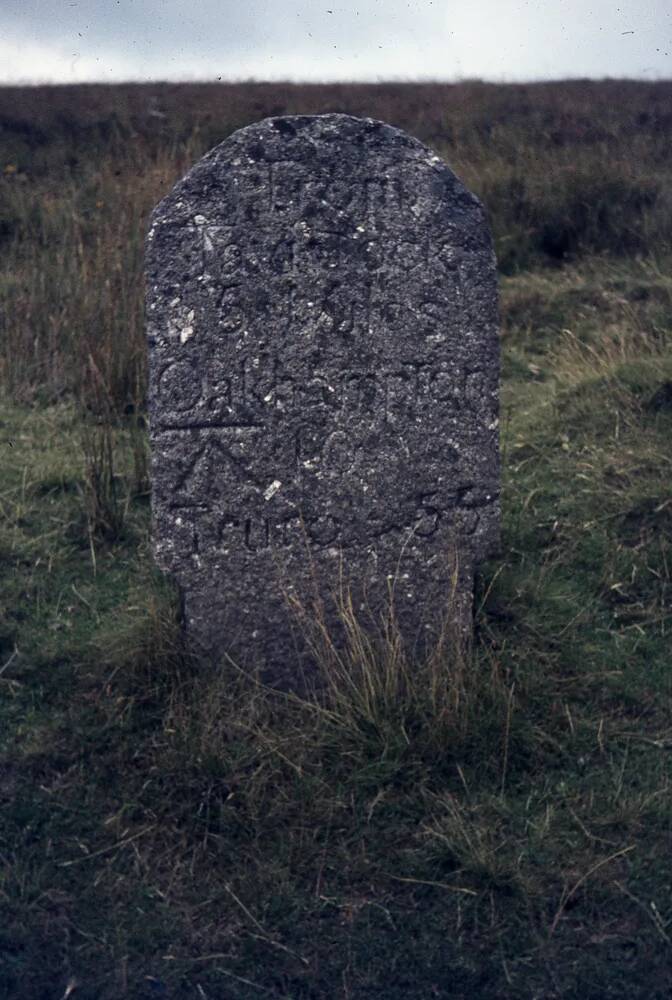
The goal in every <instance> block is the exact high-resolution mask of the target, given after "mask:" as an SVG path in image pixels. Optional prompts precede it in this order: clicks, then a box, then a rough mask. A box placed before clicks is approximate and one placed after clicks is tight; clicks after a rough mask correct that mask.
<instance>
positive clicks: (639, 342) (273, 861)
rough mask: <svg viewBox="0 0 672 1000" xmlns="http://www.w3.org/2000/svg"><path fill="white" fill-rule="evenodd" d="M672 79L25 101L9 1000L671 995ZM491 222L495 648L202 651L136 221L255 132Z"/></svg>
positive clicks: (11, 524) (15, 251)
mask: <svg viewBox="0 0 672 1000" xmlns="http://www.w3.org/2000/svg"><path fill="white" fill-rule="evenodd" d="M671 108H672V83H660V84H648V83H646V84H644V83H641V84H637V83H632V82H631V83H628V82H623V81H605V82H601V83H597V82H585V81H584V82H581V81H574V82H571V83H556V84H548V85H535V86H520V87H518V86H494V85H486V84H482V83H478V82H473V83H465V84H461V85H456V86H447V85H446V86H444V85H438V84H437V85H417V86H416V85H396V86H392V85H380V86H364V85H353V86H346V85H343V86H335V85H334V86H323V87H320V86H291V85H289V84H287V85H267V84H264V85H262V84H248V85H236V86H229V85H226V86H225V85H203V86H195V85H188V86H187V85H185V86H182V87H181V86H177V85H162V86H158V85H157V86H149V85H148V86H123V87H105V86H99V87H98V86H96V87H94V86H90V87H69V88H57V87H51V88H47V87H44V88H33V89H31V88H3V89H0V249H1V251H2V253H1V254H0V381H1V386H2V394H1V395H0V463H1V464H0V470H1V472H0V570H1V573H2V577H1V579H0V997H2V998H3V1000H4V998H7V1000H10V998H11V1000H14V998H17V1000H18V998H21V1000H33V998H40V1000H42V998H43V1000H67V998H68V997H70V996H72V997H73V1000H94V998H96V1000H116V998H119V997H128V998H143V1000H144V998H153V997H159V998H160V997H166V998H183V997H184V998H190V997H193V998H194V1000H203V998H206V1000H219V998H224V997H226V998H232V1000H247V998H252V997H263V996H267V997H274V998H283V1000H308V998H310V1000H331V998H334V997H342V998H344V1000H351V998H352V1000H354V998H362V1000H364V998H366V1000H369V998H372V1000H373V998H377V997H380V998H383V997H384V998H386V1000H402V998H403V1000H431V998H433V997H444V998H451V1000H458V998H470V1000H474V998H479V1000H481V998H482V1000H495V998H516V1000H518V998H529V1000H533V998H535V1000H542V998H543V1000H551V998H576V1000H579V998H580V1000H607V998H626V997H627V998H629V1000H635V998H647V1000H656V998H661V1000H662V998H668V997H669V996H670V990H671V989H672V851H671V849H670V847H671V838H672V720H671V716H670V709H671V708H672V663H671V659H672V657H671V654H670V632H671V631H672V584H671V573H670V569H671V566H672V487H671V481H672V477H671V472H672V469H671V466H672V449H671V447H670V440H671V435H672V348H671V340H672V337H671V333H672V270H671V268H670V264H671V263H672V194H671V193H670V192H672V166H671V165H670V158H669V144H670V132H671V126H672V111H671V110H670V109H671ZM335 110H338V111H346V112H349V113H352V114H357V115H369V116H372V117H375V118H381V119H383V120H386V121H389V122H391V123H393V124H396V125H399V126H400V127H403V128H405V129H407V130H408V131H409V132H411V133H412V134H413V135H415V136H417V137H418V138H419V139H422V140H423V141H425V142H428V143H429V144H430V145H432V146H433V147H434V148H436V149H437V151H438V152H439V153H441V155H443V156H444V158H445V159H446V161H447V162H448V163H449V164H450V165H451V166H452V167H453V169H454V170H455V171H456V172H457V173H458V175H459V176H460V177H461V178H462V179H463V180H464V181H465V182H466V183H467V184H468V185H469V186H470V187H471V188H472V190H474V191H475V192H476V193H477V194H478V195H479V196H480V197H481V198H482V199H483V201H484V203H485V205H486V208H487V210H488V213H489V216H490V219H491V223H492V226H493V231H494V234H495V240H496V247H497V253H498V259H499V264H500V273H501V311H502V352H503V382H502V407H501V427H502V439H501V440H502V455H503V544H502V552H501V555H500V556H499V558H497V559H494V560H492V561H491V562H490V563H489V564H488V565H486V566H484V567H482V572H481V574H480V576H479V580H478V592H477V601H476V615H475V643H474V648H473V650H472V651H471V652H470V654H469V655H468V656H466V657H461V656H459V655H458V654H457V653H452V654H451V653H446V654H445V655H444V656H443V657H436V658H434V659H433V660H431V661H430V662H428V663H426V664H407V663H405V662H404V660H403V658H400V657H399V656H398V655H397V652H396V651H395V650H394V648H392V647H389V646H388V647H385V645H384V644H382V645H381V646H380V647H379V646H377V645H376V644H375V643H372V644H370V643H369V642H368V639H369V638H370V637H368V636H366V635H364V634H362V632H361V630H360V629H359V626H358V623H357V621H356V620H355V619H354V618H353V617H352V614H351V612H350V611H349V610H348V609H347V607H346V608H344V616H345V617H346V619H347V623H348V625H349V627H350V629H349V634H350V635H351V639H352V643H351V647H350V648H349V649H348V650H347V651H346V652H345V653H344V654H343V655H342V657H341V659H340V660H337V659H335V657H334V656H333V655H329V650H328V649H327V650H325V654H324V670H325V676H326V677H327V680H328V688H327V690H328V697H326V698H325V699H324V700H319V701H318V700H316V701H310V700H308V701H301V700H299V699H297V698H287V697H283V696H280V695H278V694H272V693H270V692H268V691H265V690H263V689H262V688H260V686H259V685H258V684H255V681H254V678H251V677H246V676H244V675H241V674H240V673H239V672H237V671H236V670H235V668H234V666H233V665H227V666H225V667H224V668H223V669H222V670H220V671H218V672H210V671H205V670H203V669H199V668H198V665H197V664H195V663H193V662H191V660H190V659H189V657H188V656H187V655H186V654H185V653H184V651H183V650H182V649H181V647H180V639H179V628H178V622H177V603H176V599H175V594H174V593H173V591H172V589H171V587H170V585H169V584H168V583H166V581H164V580H162V579H161V578H160V577H159V575H158V574H157V572H156V570H155V569H154V568H153V566H152V561H151V554H150V544H149V483H148V476H147V440H146V426H145V419H144V411H145V384H146V382H145V380H146V371H145V346H144V340H143V310H142V244H143V238H144V229H145V224H146V219H147V216H148V213H149V211H150V209H151V208H152V206H153V205H154V204H155V202H156V201H158V199H159V198H160V197H162V196H163V195H164V194H165V193H166V192H167V191H168V190H169V189H170V187H171V185H172V184H173V183H174V181H175V180H176V179H177V178H178V177H179V176H180V175H181V174H182V173H183V172H184V171H185V170H186V169H187V168H188V167H189V166H190V165H191V164H192V163H193V162H194V161H195V160H196V159H197V158H198V157H199V156H200V155H201V154H202V153H203V152H204V151H205V150H206V149H207V148H209V147H211V146H212V145H214V144H215V143H216V142H217V141H220V140H221V139H223V138H225V137H226V135H228V134H229V133H230V132H231V131H232V130H233V129H235V128H238V127H240V126H242V125H245V124H247V123H249V122H252V121H254V120H257V119H259V118H262V117H264V116H266V115H269V114H281V113H307V112H324V111H335Z"/></svg>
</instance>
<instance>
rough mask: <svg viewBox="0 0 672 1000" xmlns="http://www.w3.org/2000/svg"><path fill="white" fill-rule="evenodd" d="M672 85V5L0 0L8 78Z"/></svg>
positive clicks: (596, 0) (0, 38) (635, 0)
mask: <svg viewBox="0 0 672 1000" xmlns="http://www.w3.org/2000/svg"><path fill="white" fill-rule="evenodd" d="M605 76H611V77H634V78H643V79H661V78H668V79H669V78H671V77H672V2H671V0H616V2H611V0H348V2H346V3H344V2H342V0H341V2H337V0H0V83H14V82H27V83H37V82H58V83H71V82H77V81H97V80H104V81H120V80H217V79H222V80H245V79H251V78H254V79H257V80H278V79H287V80H323V81H333V80H373V81H375V80H423V79H425V80H426V79H435V80H448V81H451V80H459V79H464V78H469V77H480V78H481V79H485V80H492V81H507V80H518V81H524V80H543V79H561V78H566V77H593V78H601V77H605Z"/></svg>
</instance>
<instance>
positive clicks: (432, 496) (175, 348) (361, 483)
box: [147, 114, 500, 688]
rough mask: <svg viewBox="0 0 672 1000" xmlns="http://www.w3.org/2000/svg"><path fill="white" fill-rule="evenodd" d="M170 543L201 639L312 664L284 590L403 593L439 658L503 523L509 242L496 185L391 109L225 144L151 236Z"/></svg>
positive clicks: (163, 492) (153, 375)
mask: <svg viewBox="0 0 672 1000" xmlns="http://www.w3.org/2000/svg"><path fill="white" fill-rule="evenodd" d="M147 285H148V302H147V320H148V339H149V358H150V398H149V404H150V424H151V445H152V478H153V500H152V504H153V538H154V551H155V556H156V559H157V562H158V564H159V566H160V567H161V568H162V569H163V570H164V571H167V572H169V573H171V574H173V575H174V578H175V579H176V580H177V582H178V584H179V587H180V591H181V594H182V599H183V611H184V621H185V627H186V629H187V634H188V636H189V637H190V639H191V641H192V642H193V643H194V644H196V645H197V646H198V647H199V648H201V649H202V650H203V651H204V652H205V653H206V654H207V655H208V656H220V655H221V654H222V653H223V652H224V651H226V652H228V653H229V654H230V655H231V656H232V657H233V658H234V659H235V660H236V661H237V662H238V663H239V664H240V665H241V666H243V667H246V668H249V667H251V666H253V665H254V664H255V663H259V664H261V665H263V670H262V677H263V678H264V679H266V680H267V681H269V682H272V683H277V684H278V686H281V687H285V688H286V687H293V686H300V685H299V684H298V681H297V680H296V678H297V676H298V664H299V661H301V662H302V663H303V665H304V668H306V667H307V669H308V670H310V657H308V656H306V653H305V649H304V646H303V644H302V641H301V639H300V637H297V635H296V634H295V632H294V631H293V626H292V624H291V623H292V617H291V615H290V614H289V613H288V611H287V608H286V605H285V603H284V599H283V598H282V595H281V590H280V585H279V581H280V580H284V581H285V584H286V583H287V582H288V581H289V582H290V584H291V585H292V586H294V588H295V590H294V592H295V593H296V594H298V595H299V596H301V597H302V598H303V597H305V595H306V594H309V593H314V586H317V590H318V591H319V593H320V594H321V595H322V596H323V597H324V598H325V613H326V615H327V621H328V622H333V605H332V603H331V601H330V600H329V598H328V593H329V588H330V587H331V586H332V585H335V584H336V583H337V581H338V574H339V566H342V569H343V573H344V578H345V581H346V582H347V583H349V584H351V586H352V590H353V595H354V598H355V599H354V606H355V609H358V608H359V607H360V605H361V604H362V601H363V599H364V598H363V595H365V598H366V604H367V606H368V607H369V608H370V609H371V611H372V612H373V614H374V615H375V614H377V613H378V612H379V610H380V609H382V608H383V607H384V606H385V602H386V600H387V598H388V594H389V590H388V579H389V578H390V577H395V579H396V583H395V607H396V611H397V617H398V620H399V623H400V626H401V629H402V634H403V635H404V637H405V639H406V641H407V642H408V643H409V646H414V648H415V650H416V652H417V653H422V652H423V651H424V649H425V648H426V643H427V642H431V641H432V640H433V638H434V637H435V635H436V629H437V628H438V626H439V624H440V621H441V618H442V614H443V613H444V611H445V608H446V601H447V594H448V591H449V589H450V583H449V581H450V559H449V558H448V554H449V552H450V549H451V545H452V544H453V543H455V544H457V549H458V553H459V559H460V565H461V578H460V581H461V582H460V593H459V602H458V603H459V609H458V611H457V612H456V614H460V615H462V616H464V620H465V621H466V620H468V614H469V610H470V608H471V604H472V601H473V597H472V591H473V573H474V568H475V566H476V564H477V563H478V562H479V561H480V560H482V559H484V558H486V557H487V556H488V555H490V554H492V553H493V551H494V550H495V549H496V547H497V545H498V534H499V490H500V488H499V454H498V431H497V417H498V386H499V349H498V315H497V281H496V269H495V258H494V253H493V249H492V243H491V237H490V233H489V229H488V225H487V222H486V219H485V217H484V213H483V210H482V207H481V205H480V203H479V201H478V200H477V199H476V198H475V197H474V196H473V195H472V194H470V193H469V192H468V191H467V190H466V189H465V188H464V187H463V185H462V184H461V183H460V181H459V180H458V179H457V178H456V177H455V175H454V174H453V173H452V172H451V171H450V170H449V168H448V167H447V166H446V165H445V163H443V162H442V160H441V159H440V158H439V157H438V156H437V155H435V154H434V153H433V152H432V151H431V150H430V149H428V148H427V147H425V146H424V145H422V144H421V143H420V142H418V141H417V140H415V139H413V138H411V137H410V136H408V135H406V134H405V133H403V132H401V131H399V130H397V129H395V128H392V127H390V126H388V125H385V124H383V123H381V122H377V121H373V120H371V119H357V118H352V117H350V116H347V115H337V114H334V115H321V116H297V117H288V118H269V119H266V120H265V121H262V122H259V123H257V124H254V125H251V126H249V127H247V128H244V129H241V130H240V131H238V132H236V133H235V134H234V135H232V136H231V137H230V138H229V139H227V140H226V141H225V142H223V143H221V144H220V145H219V146H217V147H216V148H215V149H213V150H212V151H211V152H210V153H208V154H207V156H205V157H204V158H203V159H202V160H200V162H199V163H197V164H196V165H195V166H194V167H193V169H192V170H191V171H190V172H189V173H188V174H187V175H186V177H184V178H183V179H182V180H181V181H180V182H179V183H178V184H177V185H176V186H175V188H174V189H173V190H172V192H171V193H170V194H169V195H168V197H167V198H165V199H164V200H163V201H162V202H161V203H160V204H159V205H158V206H157V208H156V209H155V211H154V213H153V216H152V219H151V225H150V231H149V234H148V238H147Z"/></svg>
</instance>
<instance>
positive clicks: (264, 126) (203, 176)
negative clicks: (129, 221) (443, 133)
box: [151, 113, 483, 228]
mask: <svg viewBox="0 0 672 1000" xmlns="http://www.w3.org/2000/svg"><path fill="white" fill-rule="evenodd" d="M268 164H280V165H281V164H287V165H289V164H291V165H292V167H291V169H292V171H293V173H294V174H295V176H296V177H297V178H300V177H301V175H304V176H305V178H306V179H308V178H309V177H310V175H312V174H315V173H323V172H324V171H325V170H333V169H334V168H336V169H337V171H338V173H339V175H340V176H341V177H342V176H343V175H344V174H347V175H349V176H350V181H351V183H353V184H355V183H356V182H357V181H358V180H359V179H361V178H363V177H367V178H370V179H372V178H377V177H381V178H382V177H384V176H386V173H387V172H388V171H389V170H394V171H395V172H398V171H400V170H401V171H403V172H404V173H409V174H410V175H411V176H412V177H413V181H414V185H415V188H416V203H417V204H416V211H415V213H414V215H415V217H416V218H420V217H421V216H422V215H423V204H424V207H427V208H428V209H429V210H430V211H431V213H432V214H434V213H435V212H436V210H437V209H439V208H440V207H441V206H442V205H445V203H446V201H448V202H449V203H450V204H451V206H452V208H453V211H458V212H460V213H465V212H466V213H467V214H469V213H473V212H474V211H476V213H477V215H478V216H479V217H481V216H482V215H483V208H482V205H481V202H480V201H479V199H478V198H477V197H476V196H475V195H474V194H472V193H471V192H470V191H468V190H467V188H465V187H464V185H463V184H462V183H461V181H460V180H459V178H458V177H457V176H456V175H455V174H454V173H453V171H452V170H451V169H450V167H449V166H448V165H447V164H446V163H445V161H444V160H443V159H442V158H441V157H440V156H439V155H438V154H437V153H436V152H434V150H432V149H430V148H429V147H428V146H426V145H424V143H422V142H420V140H418V139H416V138H414V137H412V136H410V135H408V134H407V133H406V132H403V131H402V130H401V129H398V128H395V127H394V126H392V125H388V124H386V123H385V122H381V121H378V120H376V119H374V118H356V117H354V116H353V115H347V114H340V113H330V114H323V115H287V116H276V117H270V118H264V119H263V120H261V121H259V122H254V123H253V124H250V125H246V126H244V127H243V128H240V129H238V130H237V131H235V132H233V133H232V134H231V135H229V136H228V137H227V138H226V139H224V140H223V141H222V142H220V143H219V144H218V145H217V146H215V147H213V148H212V149H211V150H210V151H209V152H208V153H206V154H205V155H204V156H203V157H202V159H200V160H199V161H198V163H196V164H195V165H194V166H193V167H192V168H191V170H190V171H189V172H188V173H187V174H186V175H185V176H184V177H183V178H182V179H181V180H180V181H178V183H177V184H176V185H175V187H174V188H173V189H172V191H171V192H170V194H169V195H168V196H167V197H166V198H164V199H163V201H161V202H160V203H159V204H158V205H157V206H156V208H155V209H154V212H153V214H152V217H151V225H152V226H153V225H154V224H155V223H156V222H161V221H164V220H165V219H167V218H169V219H170V221H171V222H173V223H179V222H184V223H188V222H189V221H192V215H193V213H192V212H191V203H192V201H193V200H194V199H197V200H198V201H199V202H201V203H202V201H203V199H204V198H207V196H208V194H213V195H215V194H216V197H217V198H218V200H219V199H221V197H222V194H224V195H225V194H226V190H227V189H229V190H231V194H232V195H235V194H237V193H238V192H242V191H243V190H244V189H249V180H248V178H249V174H250V171H251V170H253V169H254V167H255V165H258V166H259V167H263V166H264V165H268ZM234 178H235V181H234ZM229 182H233V183H229ZM479 222H480V218H479ZM465 224H466V225H467V227H468V220H467V219H460V220H459V225H460V228H464V227H465ZM472 224H473V223H472Z"/></svg>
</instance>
